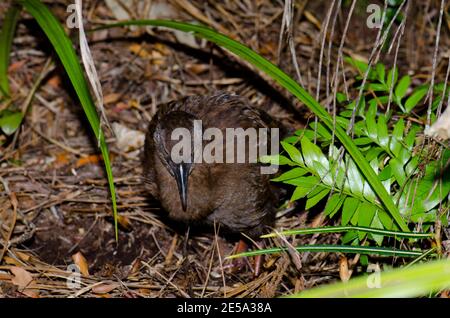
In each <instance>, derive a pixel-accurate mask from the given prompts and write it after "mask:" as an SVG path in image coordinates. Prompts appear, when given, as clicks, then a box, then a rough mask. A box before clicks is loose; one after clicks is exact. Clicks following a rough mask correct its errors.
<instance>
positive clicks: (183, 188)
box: [174, 163, 189, 211]
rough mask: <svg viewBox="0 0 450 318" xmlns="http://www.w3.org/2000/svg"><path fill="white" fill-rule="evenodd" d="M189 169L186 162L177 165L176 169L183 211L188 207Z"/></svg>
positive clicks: (175, 173)
mask: <svg viewBox="0 0 450 318" xmlns="http://www.w3.org/2000/svg"><path fill="white" fill-rule="evenodd" d="M188 170H189V169H188V168H187V167H186V165H185V164H184V163H180V164H178V165H177V166H176V169H175V171H174V176H175V180H176V181H177V186H178V193H179V194H180V200H181V206H182V208H183V211H186V208H187V191H188V177H189V171H188Z"/></svg>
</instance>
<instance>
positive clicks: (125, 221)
mask: <svg viewBox="0 0 450 318" xmlns="http://www.w3.org/2000/svg"><path fill="white" fill-rule="evenodd" d="M117 223H119V224H120V226H122V227H123V228H124V229H125V230H127V231H131V229H132V228H133V226H132V224H131V221H130V218H129V217H127V216H125V215H117Z"/></svg>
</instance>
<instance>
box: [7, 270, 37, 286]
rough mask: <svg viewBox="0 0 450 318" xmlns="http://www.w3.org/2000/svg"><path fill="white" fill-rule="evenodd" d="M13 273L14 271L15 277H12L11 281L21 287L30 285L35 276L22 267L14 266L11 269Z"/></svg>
mask: <svg viewBox="0 0 450 318" xmlns="http://www.w3.org/2000/svg"><path fill="white" fill-rule="evenodd" d="M9 270H10V271H11V273H13V275H14V277H13V279H11V282H12V283H13V284H14V285H16V286H19V287H20V288H26V287H28V286H30V284H31V282H32V281H33V276H32V275H31V274H30V272H28V271H27V270H25V269H23V268H22V267H18V266H14V267H11V268H10V269H9Z"/></svg>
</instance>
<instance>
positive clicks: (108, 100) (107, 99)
mask: <svg viewBox="0 0 450 318" xmlns="http://www.w3.org/2000/svg"><path fill="white" fill-rule="evenodd" d="M121 96H122V94H119V93H111V94H108V95H105V96H104V97H103V102H104V103H105V105H107V104H114V103H116V102H117V101H118V100H119V98H120V97H121Z"/></svg>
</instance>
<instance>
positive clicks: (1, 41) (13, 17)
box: [0, 4, 20, 96]
mask: <svg viewBox="0 0 450 318" xmlns="http://www.w3.org/2000/svg"><path fill="white" fill-rule="evenodd" d="M19 14H20V7H18V6H16V5H14V4H12V5H11V6H10V7H9V9H8V11H7V12H6V15H5V19H4V21H3V26H2V31H1V33H0V90H1V92H2V93H3V94H4V95H6V96H9V95H10V94H11V92H10V89H9V82H8V66H9V58H10V53H11V45H12V40H13V36H14V32H15V31H16V25H17V18H18V17H19Z"/></svg>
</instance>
